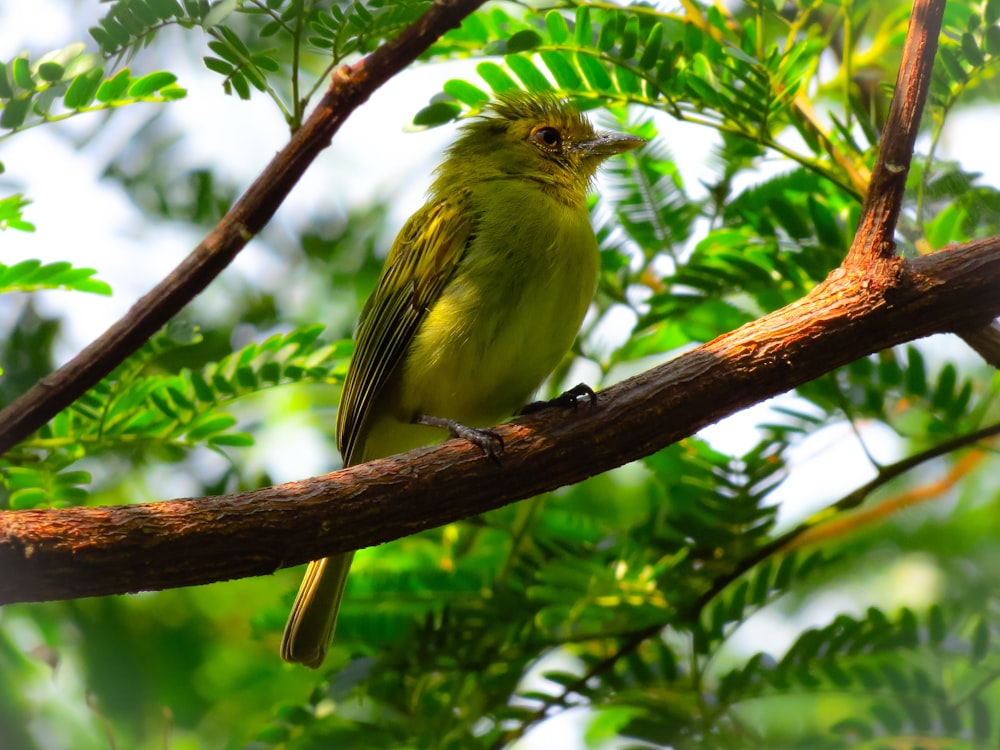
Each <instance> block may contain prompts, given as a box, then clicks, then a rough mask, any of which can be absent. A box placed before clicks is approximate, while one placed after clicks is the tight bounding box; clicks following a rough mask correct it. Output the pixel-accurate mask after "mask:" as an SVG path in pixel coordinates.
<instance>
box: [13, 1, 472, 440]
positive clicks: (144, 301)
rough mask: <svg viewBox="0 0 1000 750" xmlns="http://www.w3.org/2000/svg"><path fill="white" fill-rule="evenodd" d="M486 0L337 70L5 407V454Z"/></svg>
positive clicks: (111, 362) (204, 281)
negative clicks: (132, 299) (69, 352)
mask: <svg viewBox="0 0 1000 750" xmlns="http://www.w3.org/2000/svg"><path fill="white" fill-rule="evenodd" d="M483 2H484V0H437V2H435V3H434V4H433V5H432V6H431V7H430V8H429V9H428V10H427V12H426V13H424V15H423V16H421V17H420V18H419V19H417V21H416V22H415V23H414V24H413V25H412V26H410V27H408V28H407V29H406V30H405V31H403V32H402V33H401V34H400V35H399V36H398V37H396V38H395V39H392V40H391V41H388V42H386V43H385V44H383V45H382V46H381V47H379V48H378V49H377V50H375V51H374V52H372V53H371V54H370V55H368V56H367V57H365V58H363V59H361V60H359V61H358V62H357V63H355V64H354V65H350V66H345V67H343V68H340V69H339V70H337V71H335V72H334V74H333V81H332V82H331V84H330V88H329V90H327V92H326V94H325V95H324V96H323V98H322V99H321V100H320V102H319V104H318V105H317V106H316V109H315V110H314V111H313V113H312V114H311V115H310V116H309V118H308V119H307V120H306V121H305V123H303V125H302V127H301V128H300V129H299V130H298V131H296V133H295V134H294V135H293V136H292V139H291V140H290V141H289V142H288V145H287V146H285V147H284V148H283V149H282V150H281V151H279V152H278V154H277V155H276V156H275V157H274V158H273V159H272V160H271V163H270V164H268V165H267V167H266V168H265V169H264V171H263V172H262V173H261V174H260V176H259V177H258V178H257V179H256V180H255V181H254V183H253V184H252V185H251V186H250V188H249V189H248V190H247V191H246V192H245V193H244V194H243V196H242V197H241V198H240V199H239V200H238V201H237V202H236V203H235V204H234V205H233V207H232V208H231V209H229V212H228V213H227V214H226V215H225V216H224V217H222V219H221V220H220V221H219V223H218V225H217V226H216V227H215V228H214V229H213V230H212V231H211V232H210V233H209V234H208V236H206V237H205V239H204V240H202V242H201V244H199V245H198V246H197V247H196V248H195V249H194V250H193V251H192V252H191V254H190V255H188V257H187V258H185V259H184V260H183V261H182V262H181V264H180V265H179V266H177V268H175V269H174V270H173V271H172V272H171V273H170V275H169V276H167V277H166V278H165V279H164V280H163V281H161V282H160V283H159V284H157V285H156V287H154V288H153V289H152V291H150V292H148V293H147V294H146V295H145V296H143V297H142V298H141V299H140V300H139V301H138V302H136V303H135V305H133V306H132V309H130V310H129V311H128V313H126V314H125V316H124V317H123V318H121V319H120V320H119V321H117V322H116V323H115V324H114V325H112V326H111V327H110V328H109V329H108V330H107V331H105V332H104V333H103V334H101V336H100V337H98V338H97V339H96V340H94V341H93V342H92V343H91V344H90V345H88V346H87V347H86V348H85V349H83V351H81V352H80V353H79V354H77V355H76V356H75V357H74V358H73V359H72V360H70V361H69V362H67V363H66V364H65V365H63V366H62V367H61V368H59V369H58V370H56V371H55V372H54V373H52V374H51V375H48V376H46V377H45V378H43V379H42V380H40V381H39V382H38V383H36V384H35V385H34V386H32V388H30V389H29V390H28V391H27V392H26V393H24V394H23V395H22V396H20V397H19V398H18V399H17V400H15V401H14V402H13V403H11V404H9V405H8V406H7V407H6V408H4V409H3V410H2V411H0V455H3V454H4V453H6V452H7V451H8V450H10V449H11V448H13V447H14V446H15V445H17V444H18V443H19V442H21V441H22V440H24V439H25V438H26V437H28V436H29V435H31V433H33V432H34V431H35V430H37V429H39V428H40V427H41V426H42V425H44V424H45V423H46V422H48V421H49V420H50V419H52V417H54V416H55V415H56V414H57V413H59V412H60V411H61V410H62V409H64V408H66V407H67V406H69V405H70V404H71V403H73V401H75V400H76V399H77V398H79V397H80V396H82V395H83V394H84V393H85V392H86V391H87V390H88V389H89V388H91V387H93V386H94V385H96V384H97V383H98V382H99V381H100V380H101V378H103V377H105V376H106V375H107V374H108V373H110V372H111V371H112V370H113V369H114V368H115V367H117V366H118V365H119V364H121V363H122V362H123V361H124V360H125V358H126V357H128V356H129V355H130V354H132V353H133V352H135V351H136V349H138V348H139V347H140V346H142V345H143V344H144V343H145V342H146V341H148V340H149V338H150V337H151V336H152V335H153V334H154V333H156V331H158V330H159V329H160V328H161V327H162V326H163V325H164V324H166V323H167V322H168V321H169V320H170V319H171V318H173V317H174V316H175V315H176V314H177V313H178V312H180V311H181V309H182V308H183V307H184V306H185V305H186V304H187V303H188V302H190V301H191V300H192V299H193V298H194V297H195V296H196V295H197V294H198V293H200V292H201V291H202V290H203V289H204V288H205V287H206V286H208V284H209V283H210V282H211V281H212V280H213V279H214V278H215V277H216V276H218V275H219V274H220V273H221V272H222V270H223V269H224V268H225V267H226V266H228V265H229V263H230V262H232V260H233V258H235V257H236V255H237V253H239V252H240V250H242V249H243V248H244V247H245V246H246V244H247V243H248V242H249V241H250V240H251V239H252V238H253V236H254V235H255V234H257V233H258V232H259V231H260V230H261V229H263V228H264V226H265V225H266V224H267V222H268V221H270V219H271V217H272V216H273V215H274V213H275V211H277V210H278V207H279V206H280V205H281V203H282V201H284V199H285V196H287V195H288V193H289V192H290V191H291V189H292V188H293V187H294V186H295V184H296V183H297V182H298V181H299V179H300V178H301V177H302V175H303V173H304V172H305V171H306V169H307V168H308V167H309V165H310V164H312V162H313V160H314V159H315V158H316V157H317V156H318V155H319V153H320V152H321V151H322V150H323V149H325V148H326V147H327V146H329V145H330V141H331V139H332V138H333V136H334V134H335V133H336V132H337V131H338V130H339V129H340V126H341V125H343V124H344V122H345V121H346V120H347V117H348V115H350V113H351V112H353V111H354V110H355V109H356V108H357V107H358V106H360V105H361V104H363V103H364V102H365V101H367V99H368V97H369V96H371V94H372V93H373V92H374V91H375V90H376V89H378V87H379V86H381V85H382V84H383V83H385V82H386V81H388V80H389V79H390V78H392V76H394V75H395V74H396V73H398V72H399V71H401V70H402V69H403V68H405V67H406V66H407V65H409V64H410V63H412V62H413V61H414V60H416V59H417V57H418V56H419V55H420V53H422V52H423V51H424V50H426V49H427V48H428V47H430V45H431V44H432V43H433V42H434V41H435V40H437V39H438V38H439V37H440V36H441V35H442V34H443V33H444V32H445V31H447V30H448V29H451V28H454V27H456V26H458V25H459V24H460V23H461V21H462V19H463V18H465V16H467V15H468V14H469V13H471V12H472V11H473V10H475V9H476V8H477V7H479V6H480V5H482V3H483Z"/></svg>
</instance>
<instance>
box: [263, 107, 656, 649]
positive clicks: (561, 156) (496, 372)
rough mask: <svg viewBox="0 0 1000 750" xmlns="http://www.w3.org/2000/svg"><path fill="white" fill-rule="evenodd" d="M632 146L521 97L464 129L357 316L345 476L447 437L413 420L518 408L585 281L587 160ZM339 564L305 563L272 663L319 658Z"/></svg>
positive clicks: (566, 326) (589, 244)
mask: <svg viewBox="0 0 1000 750" xmlns="http://www.w3.org/2000/svg"><path fill="white" fill-rule="evenodd" d="M642 142H643V141H642V140H641V139H639V138H634V137H631V136H624V135H618V134H613V133H603V134H598V133H595V131H594V129H593V127H592V126H591V125H590V123H589V122H588V121H587V120H586V119H585V118H584V117H582V116H581V115H580V114H579V113H578V112H577V111H576V110H575V109H574V108H573V107H572V106H570V105H569V104H567V103H565V102H561V101H559V100H557V99H555V98H551V97H547V96H537V95H527V94H519V95H511V96H504V97H501V98H500V99H499V100H498V101H497V102H496V103H494V104H493V105H492V110H491V112H489V113H488V114H487V115H486V116H484V117H482V118H479V119H477V120H475V121H472V122H470V123H469V124H467V125H466V126H465V127H464V128H463V130H462V133H461V135H460V136H459V138H458V139H457V140H456V141H455V143H454V144H453V145H452V146H451V148H450V149H449V150H448V152H447V155H446V159H445V161H444V163H443V164H442V165H441V166H440V167H439V168H438V172H437V179H436V180H435V182H434V184H433V185H432V186H431V190H430V195H429V198H428V201H427V203H426V204H425V205H424V206H423V207H422V208H421V209H420V210H419V211H417V212H416V213H415V214H414V215H413V216H412V217H410V219H409V221H407V222H406V225H405V226H404V227H403V229H402V230H401V231H400V233H399V235H398V236H397V237H396V241H395V242H394V243H393V246H392V249H391V250H390V252H389V257H388V258H387V260H386V264H385V268H384V269H383V271H382V276H381V278H380V279H379V282H378V286H377V287H376V289H375V291H374V293H373V294H372V296H371V297H370V298H369V300H368V302H367V304H366V305H365V308H364V310H363V311H362V313H361V319H360V321H359V323H358V330H357V343H356V346H355V352H354V358H353V359H352V361H351V366H350V368H349V370H348V373H347V378H346V380H345V383H344V392H343V395H342V397H341V403H340V412H339V415H338V419H337V440H338V444H339V447H340V450H341V453H342V455H343V457H344V463H345V465H353V464H358V463H362V462H364V461H368V460H371V459H374V458H379V457H382V456H388V455H392V454H393V453H399V452H402V451H406V450H410V449H412V448H415V447H418V446H421V445H427V444H430V443H434V442H436V441H438V440H440V439H441V438H442V437H445V436H446V434H445V433H444V432H443V431H442V430H441V429H438V428H434V427H427V426H424V425H418V424H414V421H415V420H416V419H418V418H419V417H422V416H431V417H439V418H446V419H450V420H454V421H457V422H459V423H461V424H463V425H468V426H471V427H486V426H489V425H493V424H495V423H496V422H498V421H499V420H501V419H502V418H504V417H506V416H508V415H510V414H512V413H514V412H516V411H517V410H518V409H519V408H520V407H521V406H523V405H524V404H525V403H526V401H527V400H528V399H529V398H530V397H531V395H532V393H533V392H534V391H535V389H537V388H538V386H539V385H540V384H541V382H542V381H543V380H544V379H545V378H546V377H547V376H548V375H549V373H551V372H552V370H553V369H554V368H555V367H556V365H558V364H559V361H560V360H561V359H562V357H563V356H564V355H565V354H566V352H567V351H568V350H569V348H570V346H571V345H572V343H573V339H574V338H575V337H576V333H577V331H578V329H579V327H580V323H581V322H582V320H583V316H584V314H585V313H586V311H587V307H588V305H589V304H590V300H591V298H592V296H593V294H594V290H595V288H596V286H597V274H598V266H599V260H598V252H597V241H596V239H595V237H594V232H593V229H592V228H591V226H590V219H589V216H588V213H587V207H586V193H587V189H588V187H589V186H590V183H591V180H592V179H593V177H594V174H595V173H596V171H597V167H598V165H599V164H600V162H602V161H603V160H604V159H605V158H607V157H608V156H611V155H613V154H617V153H621V152H623V151H627V150H629V149H632V148H635V147H636V146H638V145H640V144H641V143H642ZM352 557H353V553H348V554H344V555H338V556H336V557H331V558H327V559H326V560H320V561H317V562H313V563H311V564H310V566H309V569H308V571H307V572H306V576H305V578H304V579H303V581H302V586H301V587H300V589H299V593H298V595H297V597H296V600H295V605H294V607H293V609H292V614H291V616H290V617H289V620H288V625H287V626H286V627H285V634H284V639H283V641H282V647H281V655H282V658H284V659H285V660H287V661H293V662H300V663H302V664H305V665H307V666H310V667H318V666H319V665H320V664H321V663H322V662H323V658H324V657H325V655H326V650H327V648H328V646H329V643H330V640H331V638H332V636H333V630H334V626H335V624H336V618H337V610H338V609H339V606H340V599H341V596H342V595H343V588H344V583H345V581H346V579H347V572H348V570H349V568H350V564H351V559H352Z"/></svg>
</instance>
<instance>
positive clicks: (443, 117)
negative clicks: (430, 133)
mask: <svg viewBox="0 0 1000 750" xmlns="http://www.w3.org/2000/svg"><path fill="white" fill-rule="evenodd" d="M461 113H462V110H461V108H460V107H459V106H458V105H457V104H452V103H451V102H435V103H434V104H431V105H429V106H427V107H424V108H423V109H422V110H420V111H419V112H417V114H415V115H414V116H413V124H414V125H417V126H418V127H424V128H433V127H436V126H438V125H444V124H445V123H446V122H452V121H453V120H455V118H457V117H458V116H459V115H460V114H461Z"/></svg>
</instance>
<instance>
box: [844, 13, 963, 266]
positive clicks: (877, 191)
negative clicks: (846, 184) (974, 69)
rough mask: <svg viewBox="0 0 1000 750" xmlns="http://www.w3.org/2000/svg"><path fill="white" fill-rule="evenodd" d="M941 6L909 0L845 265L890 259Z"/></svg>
mask: <svg viewBox="0 0 1000 750" xmlns="http://www.w3.org/2000/svg"><path fill="white" fill-rule="evenodd" d="M944 6H945V0H914V3H913V12H912V14H911V15H910V25H909V28H908V29H907V31H906V40H905V42H904V44H903V60H902V62H901V64H900V66H899V73H898V74H897V75H896V89H895V94H894V95H893V97H892V104H891V105H890V107H889V116H888V118H887V120H886V123H885V129H884V130H883V131H882V138H881V140H880V141H879V149H878V157H877V158H876V159H875V166H874V167H873V169H872V179H871V182H870V183H869V185H868V193H867V195H866V196H865V202H864V205H863V206H862V208H861V220H860V221H859V223H858V231H857V234H855V236H854V243H853V244H852V245H851V250H850V252H849V253H848V255H847V260H846V261H845V265H847V266H851V265H857V266H867V265H869V264H871V263H874V262H877V261H886V260H890V259H892V258H893V257H894V256H895V254H896V244H895V242H894V241H893V233H894V232H895V231H896V223H897V221H898V220H899V212H900V209H901V207H902V205H903V192H904V191H905V189H906V176H907V175H908V174H909V172H910V163H911V161H912V160H913V144H914V143H915V142H916V140H917V131H918V130H919V127H920V117H921V115H922V114H923V111H924V105H925V103H926V102H927V93H928V91H929V90H930V84H931V71H932V70H933V69H934V57H935V54H936V52H937V44H938V36H939V35H940V34H941V23H942V18H943V17H944Z"/></svg>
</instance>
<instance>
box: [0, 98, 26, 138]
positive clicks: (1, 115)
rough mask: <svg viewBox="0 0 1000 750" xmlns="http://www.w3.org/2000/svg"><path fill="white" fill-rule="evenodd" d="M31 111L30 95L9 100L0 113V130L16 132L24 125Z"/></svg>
mask: <svg viewBox="0 0 1000 750" xmlns="http://www.w3.org/2000/svg"><path fill="white" fill-rule="evenodd" d="M30 110H31V95H30V94H29V95H28V96H22V97H18V98H16V99H11V100H10V101H8V102H7V104H6V105H4V108H3V112H0V128H7V129H9V130H16V129H17V128H19V127H21V125H23V124H24V120H25V118H26V117H27V116H28V112H29V111H30Z"/></svg>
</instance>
